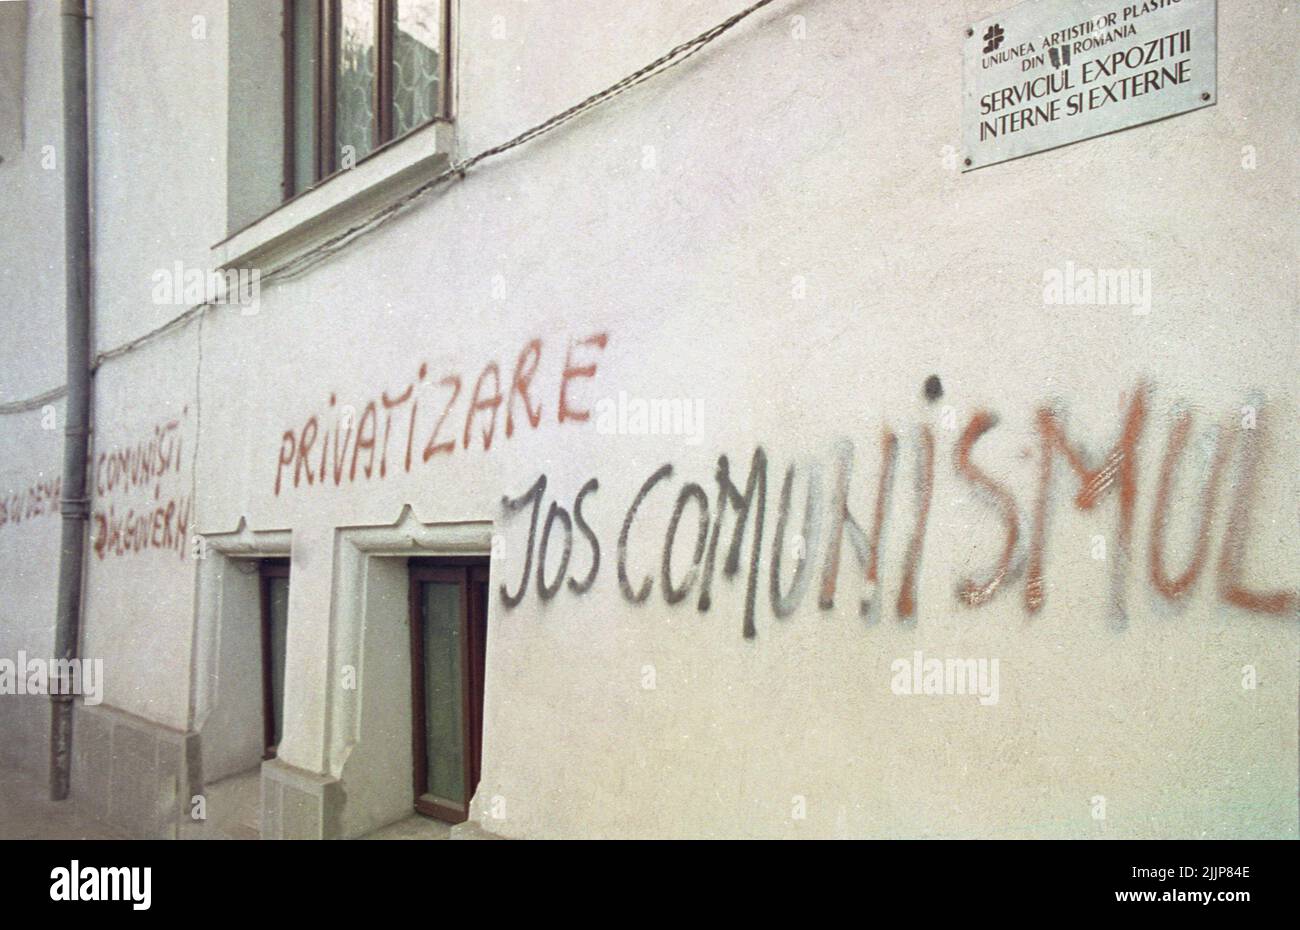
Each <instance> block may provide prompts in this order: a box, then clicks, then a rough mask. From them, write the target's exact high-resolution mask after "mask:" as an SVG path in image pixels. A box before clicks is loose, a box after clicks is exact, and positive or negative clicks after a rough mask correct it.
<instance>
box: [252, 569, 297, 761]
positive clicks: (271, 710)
mask: <svg viewBox="0 0 1300 930" xmlns="http://www.w3.org/2000/svg"><path fill="white" fill-rule="evenodd" d="M257 575H258V578H257V588H258V600H259V604H260V612H261V627H262V759H263V760H267V759H274V758H275V757H276V751H277V750H278V748H279V743H278V742H276V740H275V694H274V682H275V677H274V673H273V670H272V668H271V663H272V662H273V661H274V658H275V657H274V656H273V655H272V654H271V653H272V646H271V644H272V642H273V640H272V631H271V626H272V620H271V581H272V579H275V578H283V579H285V580H286V581H288V580H289V560H288V559H258V562H257ZM287 627H288V625H287V624H286V629H285V639H286V646H287V640H288V635H289V631H288V628H287ZM287 667H288V666H287V664H286V668H287ZM281 723H283V721H281ZM281 736H283V734H281Z"/></svg>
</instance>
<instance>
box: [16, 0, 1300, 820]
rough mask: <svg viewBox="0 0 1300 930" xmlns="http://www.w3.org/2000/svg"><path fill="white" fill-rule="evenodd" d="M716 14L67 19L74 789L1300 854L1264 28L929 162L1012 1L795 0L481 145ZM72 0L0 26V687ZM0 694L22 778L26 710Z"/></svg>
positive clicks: (41, 540) (30, 514) (53, 462)
mask: <svg viewBox="0 0 1300 930" xmlns="http://www.w3.org/2000/svg"><path fill="white" fill-rule="evenodd" d="M1040 2H1049V0H1040ZM1192 2H1193V0H1183V5H1184V6H1187V5H1189V4H1191V3H1192ZM745 5H746V4H744V3H743V2H736V0H690V2H674V3H670V4H626V3H616V2H611V0H581V2H574V3H567V2H566V3H563V4H561V3H538V2H533V3H523V2H514V0H474V2H472V3H471V2H467V0H450V2H442V0H424V2H415V0H412V2H405V0H398V2H396V3H389V2H387V0H385V2H380V3H376V2H371V0H365V2H353V0H342V3H335V4H332V5H331V4H328V3H326V4H317V3H314V2H311V3H303V2H291V3H287V4H281V3H278V2H252V0H228V2H227V0H187V2H184V3H179V2H139V0H133V2H126V0H95V2H94V3H93V5H92V6H91V8H90V19H89V22H88V31H89V36H90V39H89V43H88V60H89V73H90V80H89V85H90V104H89V111H90V112H89V137H90V149H91V159H90V163H91V179H90V188H91V203H90V207H91V211H92V218H93V221H92V258H91V266H90V273H91V293H92V307H93V329H92V338H93V345H92V353H93V358H94V360H95V363H94V364H95V367H94V374H93V386H92V394H91V409H92V430H91V437H90V451H89V461H88V481H89V485H90V518H89V523H88V528H87V534H86V541H85V548H84V559H85V579H84V585H83V588H82V607H81V609H82V632H81V644H80V655H81V657H82V659H83V660H102V681H101V682H100V684H101V685H102V689H101V693H100V694H98V695H97V696H95V698H94V700H93V701H92V700H91V699H89V698H83V699H82V700H80V701H79V702H78V703H77V705H76V710H75V726H74V731H73V744H72V795H73V802H74V803H75V804H77V805H78V806H79V808H81V809H83V810H85V811H86V812H87V813H88V814H90V815H92V816H95V817H97V818H100V819H102V820H105V821H107V822H109V823H112V824H115V825H117V826H118V827H120V828H122V829H125V830H128V831H129V832H131V833H132V834H134V835H141V836H186V835H193V834H194V833H195V831H196V830H197V831H199V832H202V830H203V829H204V825H205V822H207V821H208V820H209V819H210V818H213V817H215V815H214V814H213V813H212V812H210V811H207V810H206V808H207V804H208V802H209V801H210V800H211V799H213V798H215V797H216V794H214V787H213V786H217V785H220V784H222V783H225V782H227V780H229V779H232V778H239V777H243V778H245V779H247V778H249V777H251V778H252V779H253V784H254V785H255V786H256V792H257V802H256V803H257V807H258V812H257V818H258V819H257V821H256V826H257V831H258V832H259V833H260V835H261V836H263V837H266V838H279V837H356V836H361V835H365V834H367V833H370V832H373V831H374V830H376V829H378V828H381V827H383V826H384V825H386V824H390V823H392V822H394V821H397V820H400V819H402V818H403V817H406V816H409V815H410V814H411V813H412V811H413V810H417V809H418V810H420V811H421V812H423V813H425V814H428V815H430V816H433V817H438V818H442V819H444V820H447V821H466V822H467V824H469V825H470V826H471V827H473V828H475V829H480V830H482V831H484V832H487V833H490V834H495V835H500V836H506V837H520V838H531V837H554V836H565V837H606V836H617V837H632V836H702V837H715V836H718V837H720V836H746V837H811V836H884V837H895V836H923V837H929V836H942V837H966V836H994V837H1024V836H1034V837H1040V836H1041V837H1062V836H1066V837H1092V836H1097V837H1110V838H1123V837H1202V836H1210V837H1228V836H1231V837H1236V836H1243V837H1295V836H1296V835H1297V830H1298V827H1297V824H1298V819H1300V809H1298V807H1297V788H1298V784H1297V777H1298V776H1297V772H1298V765H1297V757H1298V745H1297V740H1298V736H1297V732H1298V729H1300V710H1298V695H1300V663H1298V662H1297V656H1298V655H1300V625H1298V624H1297V619H1300V614H1298V613H1297V610H1298V604H1300V600H1298V595H1297V588H1298V586H1300V585H1298V583H1300V556H1298V555H1297V550H1296V547H1295V544H1294V540H1295V537H1296V533H1295V530H1296V519H1297V512H1296V509H1295V502H1296V500H1297V499H1300V486H1298V485H1297V480H1298V479H1297V471H1296V469H1295V467H1294V466H1295V458H1294V451H1295V449H1296V440H1297V418H1296V413H1297V411H1296V395H1295V390H1294V388H1295V370H1296V360H1297V342H1296V322H1297V321H1296V310H1297V299H1296V298H1297V293H1296V280H1295V245H1296V238H1295V220H1294V199H1295V195H1296V190H1297V183H1296V182H1297V178H1296V168H1295V158H1294V152H1295V148H1296V141H1297V125H1296V113H1297V109H1298V107H1297V104H1298V103H1300V100H1297V91H1296V87H1295V82H1294V81H1293V80H1292V78H1293V68H1292V67H1291V64H1290V63H1291V62H1292V61H1293V58H1294V40H1293V37H1294V34H1295V33H1294V31H1293V30H1294V27H1295V24H1294V16H1295V11H1294V8H1293V7H1286V6H1284V5H1283V4H1281V3H1277V2H1258V3H1254V2H1252V3H1239V2H1224V3H1220V4H1218V9H1217V84H1216V86H1215V87H1214V89H1213V93H1214V99H1213V100H1212V101H1211V102H1212V105H1208V106H1205V107H1203V108H1200V109H1196V110H1194V111H1192V112H1187V113H1183V114H1180V115H1177V116H1174V117H1173V118H1170V119H1164V120H1161V121H1156V122H1150V123H1147V124H1144V125H1140V126H1136V127H1133V128H1128V129H1125V130H1124V131H1121V132H1115V133H1111V134H1107V135H1101V136H1098V137H1096V138H1091V139H1088V140H1086V141H1080V142H1077V143H1075V144H1072V145H1067V146H1064V147H1060V148H1054V149H1052V150H1050V151H1044V152H1039V153H1036V154H1033V155H1030V156H1028V157H1023V158H1018V159H1015V160H1011V161H1006V162H1002V163H1000V164H995V165H990V166H988V167H981V168H979V170H971V171H966V170H963V168H964V167H966V166H964V165H963V159H964V157H965V153H964V151H963V142H962V119H963V100H962V62H963V56H964V55H970V54H978V53H972V52H971V51H970V47H969V43H979V42H983V41H984V36H983V34H978V35H976V34H968V30H969V29H970V27H971V26H972V24H975V23H979V22H982V21H983V20H985V19H986V18H987V17H990V16H993V15H995V14H1002V13H1003V12H1004V11H1006V10H1008V9H1009V8H1010V6H1012V5H1011V4H1004V3H991V2H985V3H975V2H965V0H961V2H959V0H942V2H929V3H922V4H918V3H908V2H892V0H891V2H879V3H857V2H849V0H776V2H772V3H769V4H767V5H765V6H762V7H761V8H760V9H757V10H755V11H754V12H753V13H752V14H751V15H749V16H747V17H745V18H743V19H741V20H738V21H736V22H735V24H734V26H732V27H731V28H727V29H726V30H725V31H722V32H720V33H719V34H717V35H716V37H714V38H711V39H710V40H708V41H705V42H701V43H700V44H699V45H698V46H694V47H692V48H691V49H690V50H689V54H686V55H684V56H682V57H683V58H684V60H682V61H681V63H680V64H676V63H674V64H673V66H671V67H662V68H661V69H659V70H658V71H657V73H655V74H654V75H653V76H652V77H650V78H649V79H647V80H644V81H638V82H635V83H632V84H631V85H630V86H627V87H626V89H624V90H622V91H621V92H619V93H617V94H615V95H612V96H609V97H608V98H607V99H603V98H602V99H601V100H600V101H598V102H593V104H592V105H590V106H589V108H587V109H585V110H584V111H583V112H581V113H580V114H578V115H577V116H576V117H574V118H573V119H571V120H567V121H565V122H563V124H562V125H558V126H556V127H555V128H554V129H552V130H550V131H547V132H544V133H542V134H540V135H538V136H536V137H535V138H531V139H527V140H526V141H523V142H522V143H521V144H518V145H516V146H514V147H512V148H510V149H508V150H506V151H502V152H500V153H499V154H495V153H493V154H490V155H489V157H486V158H483V159H482V160H474V161H470V160H471V159H474V157H475V156H477V155H479V154H480V153H484V152H489V153H491V150H492V149H493V147H495V146H499V145H500V144H502V143H504V142H507V141H508V140H513V139H516V138H517V137H518V136H519V134H520V133H522V132H523V131H524V130H527V129H529V128H530V127H533V126H537V125H539V124H542V123H544V121H546V120H547V119H549V118H551V117H553V116H555V115H557V114H561V113H563V112H564V111H565V110H566V109H567V108H569V107H571V106H573V105H575V104H577V103H579V102H582V101H585V100H588V98H591V97H592V96H593V95H596V94H598V93H600V92H601V91H602V90H604V89H606V88H609V87H611V86H613V85H616V84H618V82H620V81H621V80H622V79H624V78H626V77H628V76H629V75H633V74H635V73H636V72H637V71H638V69H641V68H642V67H643V66H644V65H646V64H648V63H650V62H653V61H655V60H656V59H658V58H659V57H660V56H661V55H663V54H664V53H665V52H667V51H669V50H670V49H673V48H674V47H676V46H679V45H680V44H681V43H684V42H687V41H688V40H691V39H692V38H694V37H696V36H699V35H701V34H702V33H705V32H706V30H709V29H710V28H711V27H714V26H716V25H718V24H720V23H724V22H725V21H727V19H728V17H731V16H733V14H736V13H738V12H739V11H740V10H741V9H742V8H743V7H744V6H745ZM1079 6H1088V4H1080V5H1079ZM1126 6H1130V5H1128V4H1118V5H1116V8H1117V9H1122V8H1123V7H1126ZM1132 6H1135V7H1140V6H1144V4H1136V5H1132ZM1153 6H1156V7H1161V8H1160V9H1153V10H1152V11H1151V12H1150V13H1149V15H1150V16H1152V17H1159V16H1169V17H1174V16H1178V15H1181V13H1180V11H1178V10H1172V9H1165V8H1164V7H1165V6H1166V5H1163V4H1155V5H1153ZM1175 6H1176V5H1175ZM60 15H61V11H60V7H59V5H58V4H57V3H54V2H52V0H51V2H41V0H34V2H28V3H5V4H3V5H0V17H3V23H2V25H3V34H4V35H3V45H4V57H3V61H2V62H0V65H2V66H3V74H2V75H0V78H2V79H3V80H4V81H5V82H6V87H5V88H4V91H5V98H6V100H5V101H4V104H3V105H4V106H5V107H6V108H7V110H6V114H5V116H6V118H5V122H4V125H3V131H4V133H5V138H3V139H0V146H2V148H0V157H2V158H3V161H2V162H0V189H2V190H3V192H4V196H3V198H2V202H3V206H0V210H3V211H4V223H3V224H2V226H0V237H3V253H4V263H3V273H2V274H0V305H3V307H4V308H5V312H4V327H5V333H6V337H7V338H5V339H4V342H3V347H2V348H0V352H3V354H4V355H3V357H4V363H3V364H2V365H0V449H3V455H0V488H2V489H3V490H4V492H5V498H4V502H3V510H2V511H0V578H2V579H3V591H4V594H3V598H2V601H0V603H3V611H4V613H3V616H2V617H0V656H3V657H8V658H11V659H14V660H15V662H17V658H18V656H19V655H20V654H22V655H25V656H28V657H41V656H46V657H48V656H50V655H51V654H52V649H53V636H54V631H53V623H54V615H55V598H56V592H57V588H58V574H59V568H58V566H59V527H60V517H59V507H60V496H61V495H60V488H61V476H62V472H61V462H62V456H63V444H64V441H65V437H64V432H63V429H64V412H65V404H66V398H65V397H64V396H63V394H62V393H61V386H62V385H63V384H64V383H65V378H66V373H65V370H64V338H65V336H64V321H63V313H64V297H65V295H64V287H63V280H64V268H63V257H62V256H63V219H62V218H63V210H64V204H63V200H62V198H63V190H64V188H63V182H62V171H63V169H64V165H63V159H62V154H61V152H60V146H61V140H62V132H63V119H64V111H65V107H64V104H63V99H62V96H61V88H60V84H59V71H60V69H59V63H60V61H61V55H62V52H61V50H60V44H59V21H60ZM1133 15H1137V14H1133ZM1109 41H1113V42H1114V43H1115V45H1114V47H1115V48H1120V47H1123V46H1124V45H1125V43H1126V40H1125V39H1124V37H1122V36H1119V37H1116V38H1114V39H1113V40H1109ZM1089 54H1090V55H1091V56H1092V57H1101V56H1102V54H1103V50H1101V49H1099V50H1097V51H1096V52H1090V53H1089ZM674 62H675V60H674ZM1209 92H1210V91H1208V90H1207V91H1206V93H1207V94H1208V93H1209ZM439 178H441V180H439V181H438V183H437V184H433V185H430V182H431V181H433V180H434V179H439ZM1119 283H1123V284H1125V285H1130V284H1131V288H1130V287H1124V288H1123V289H1122V290H1120V289H1118V284H1119ZM936 662H937V663H938V664H937V665H936V664H935V663H936ZM18 677H22V676H21V675H19V676H18ZM0 709H2V713H0V763H3V765H5V766H6V767H9V768H11V769H19V770H22V771H24V772H26V773H27V774H29V775H33V776H35V777H39V778H45V777H47V776H48V774H49V773H48V766H49V740H50V736H49V732H50V699H49V697H48V696H44V695H39V694H17V693H7V694H5V695H3V696H0ZM250 773H251V775H250ZM458 829H468V828H458Z"/></svg>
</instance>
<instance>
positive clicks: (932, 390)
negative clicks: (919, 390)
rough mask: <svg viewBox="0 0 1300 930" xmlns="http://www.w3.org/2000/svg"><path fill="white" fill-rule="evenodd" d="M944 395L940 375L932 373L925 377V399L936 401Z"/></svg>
mask: <svg viewBox="0 0 1300 930" xmlns="http://www.w3.org/2000/svg"><path fill="white" fill-rule="evenodd" d="M942 396H943V382H941V381H940V380H939V376H938V375H930V377H928V378H926V379H925V399H926V400H928V401H929V402H930V403H934V402H935V401H936V400H938V399H939V398H940V397H942Z"/></svg>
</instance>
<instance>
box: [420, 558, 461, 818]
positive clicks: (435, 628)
mask: <svg viewBox="0 0 1300 930" xmlns="http://www.w3.org/2000/svg"><path fill="white" fill-rule="evenodd" d="M462 590H463V589H462V587H461V585H459V584H456V583H454V582H441V581H428V582H424V583H423V585H422V586H421V602H422V605H423V610H422V614H423V618H422V622H423V630H422V632H423V635H424V722H425V753H426V763H427V765H426V770H425V771H426V779H425V781H426V784H425V786H424V787H425V790H426V791H427V792H428V793H429V794H431V795H433V796H434V797H435V798H438V799H440V800H444V801H448V802H450V803H451V804H453V805H455V806H457V807H462V808H463V807H464V806H465V804H466V803H467V801H468V798H467V797H466V796H465V795H466V792H465V719H464V694H465V692H464V677H463V675H464V669H463V667H462V650H463V635H464V634H463V628H462V611H463V609H464V605H463V604H462V603H461V598H462Z"/></svg>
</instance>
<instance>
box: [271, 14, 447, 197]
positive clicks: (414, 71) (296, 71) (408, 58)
mask: <svg viewBox="0 0 1300 930" xmlns="http://www.w3.org/2000/svg"><path fill="white" fill-rule="evenodd" d="M284 4H285V7H284V22H285V29H284V43H285V55H284V59H285V99H284V111H285V144H284V195H285V198H286V199H288V198H289V197H293V196H294V195H296V194H299V193H302V192H303V191H305V190H307V189H308V188H310V187H311V186H312V185H313V184H315V183H316V182H318V181H321V180H323V179H325V178H327V177H329V176H330V175H332V174H334V173H335V172H336V171H339V170H342V169H344V168H349V167H351V166H352V165H354V164H356V162H358V161H360V160H361V159H363V158H365V157H366V156H367V155H369V154H370V153H372V152H374V151H375V150H376V149H378V148H380V147H381V146H383V145H386V144H387V143H389V142H391V141H393V140H394V139H398V138H400V137H401V136H403V135H405V134H406V133H408V132H410V131H412V130H414V129H418V128H419V127H421V126H424V125H427V124H428V123H431V122H435V121H437V120H446V119H449V118H450V110H449V94H448V88H449V86H450V65H449V60H450V59H449V55H448V54H447V51H448V49H449V48H450V47H451V40H450V35H451V31H450V30H451V23H450V19H451V12H450V7H451V3H450V0H284Z"/></svg>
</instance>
